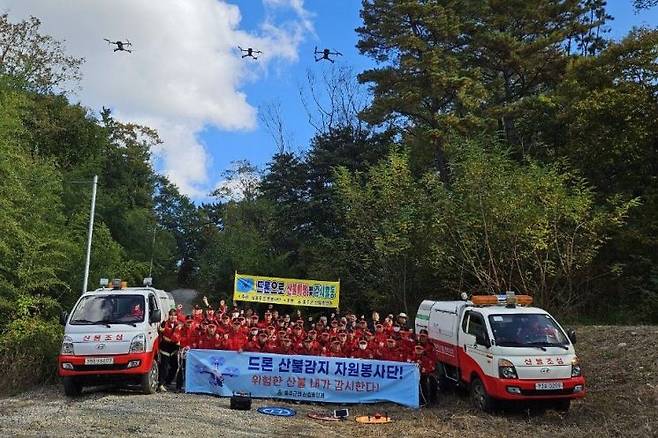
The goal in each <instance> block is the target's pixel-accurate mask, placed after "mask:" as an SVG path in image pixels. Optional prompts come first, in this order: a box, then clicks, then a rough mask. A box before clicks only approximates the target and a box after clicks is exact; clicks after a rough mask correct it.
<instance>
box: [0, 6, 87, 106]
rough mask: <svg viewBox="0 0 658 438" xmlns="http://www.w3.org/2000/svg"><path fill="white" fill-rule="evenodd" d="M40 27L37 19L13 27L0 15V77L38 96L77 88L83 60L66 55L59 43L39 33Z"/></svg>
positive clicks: (32, 18) (5, 17)
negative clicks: (2, 76) (34, 92)
mask: <svg viewBox="0 0 658 438" xmlns="http://www.w3.org/2000/svg"><path fill="white" fill-rule="evenodd" d="M40 26H41V20H39V19H38V18H36V17H30V18H29V19H27V20H23V21H21V22H19V23H16V24H14V23H11V22H10V21H9V15H8V14H7V13H4V14H2V15H0V74H2V75H6V76H8V77H10V78H11V80H12V82H14V83H15V84H18V85H19V86H22V87H25V88H27V89H29V90H32V91H36V92H39V93H49V92H52V91H55V90H64V91H66V88H67V87H70V86H77V82H78V81H79V80H80V65H81V64H82V62H83V61H84V60H83V59H81V58H75V57H73V56H68V55H66V53H65V50H64V45H63V44H62V42H60V41H57V40H56V39H54V38H53V37H51V36H49V35H43V34H42V33H40V29H39V27H40Z"/></svg>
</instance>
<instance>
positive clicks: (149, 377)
mask: <svg viewBox="0 0 658 438" xmlns="http://www.w3.org/2000/svg"><path fill="white" fill-rule="evenodd" d="M158 375H159V373H158V361H157V360H155V357H154V358H153V363H151V370H150V371H149V372H148V373H146V374H144V375H142V381H141V383H140V386H141V389H142V392H143V393H144V394H155V392H156V390H157V389H158Z"/></svg>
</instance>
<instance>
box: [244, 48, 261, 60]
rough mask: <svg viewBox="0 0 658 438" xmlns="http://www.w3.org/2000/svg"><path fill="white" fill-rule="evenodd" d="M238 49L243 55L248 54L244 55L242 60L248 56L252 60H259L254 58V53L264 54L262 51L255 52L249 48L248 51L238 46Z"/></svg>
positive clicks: (256, 57)
mask: <svg viewBox="0 0 658 438" xmlns="http://www.w3.org/2000/svg"><path fill="white" fill-rule="evenodd" d="M238 49H240V51H241V52H242V53H246V55H242V58H243V59H244V58H246V57H247V56H250V57H252V58H254V59H258V56H254V53H255V54H260V53H263V52H261V51H260V50H254V49H252V48H251V47H248V48H246V49H243V48H242V47H240V46H238Z"/></svg>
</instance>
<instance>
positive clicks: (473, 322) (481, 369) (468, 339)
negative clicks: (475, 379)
mask: <svg viewBox="0 0 658 438" xmlns="http://www.w3.org/2000/svg"><path fill="white" fill-rule="evenodd" d="M459 347H460V348H461V352H462V353H463V355H464V356H463V357H464V360H463V361H461V364H460V367H461V370H462V378H463V379H464V380H466V381H470V378H471V373H472V372H473V371H476V372H478V373H479V374H484V375H487V376H491V377H495V374H494V368H495V367H494V364H493V354H491V353H490V352H489V347H491V341H490V338H489V334H488V332H487V326H486V324H485V321H484V317H483V316H482V314H480V313H479V312H476V311H474V310H469V311H466V312H464V317H463V319H462V324H461V327H460V333H459Z"/></svg>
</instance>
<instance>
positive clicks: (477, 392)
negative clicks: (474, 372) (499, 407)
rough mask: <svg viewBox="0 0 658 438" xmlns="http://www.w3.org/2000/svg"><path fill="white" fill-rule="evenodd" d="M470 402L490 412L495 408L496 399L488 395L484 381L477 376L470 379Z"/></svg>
mask: <svg viewBox="0 0 658 438" xmlns="http://www.w3.org/2000/svg"><path fill="white" fill-rule="evenodd" d="M471 403H473V406H474V407H475V408H476V409H478V410H480V411H483V412H491V411H493V410H494V408H495V404H496V401H495V400H494V399H493V398H491V396H489V394H488V393H487V389H486V388H485V387H484V383H482V380H480V379H479V378H478V377H473V379H472V380H471Z"/></svg>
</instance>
